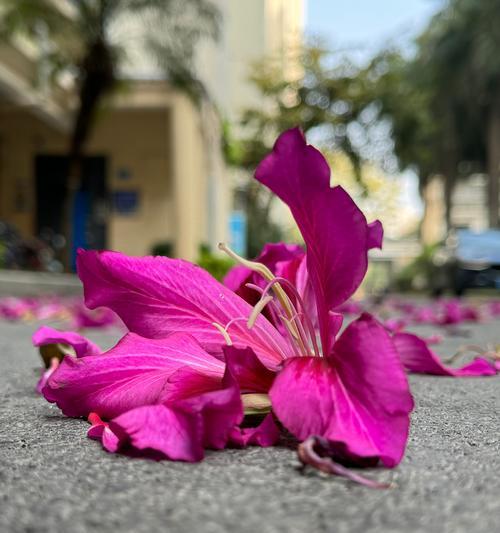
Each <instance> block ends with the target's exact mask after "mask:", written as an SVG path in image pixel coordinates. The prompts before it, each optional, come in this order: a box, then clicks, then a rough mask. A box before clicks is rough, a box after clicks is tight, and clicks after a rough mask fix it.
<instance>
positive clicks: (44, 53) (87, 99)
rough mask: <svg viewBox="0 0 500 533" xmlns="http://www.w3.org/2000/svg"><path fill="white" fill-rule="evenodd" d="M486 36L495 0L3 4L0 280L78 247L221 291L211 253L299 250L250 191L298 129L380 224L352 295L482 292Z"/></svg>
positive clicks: (493, 105) (493, 120) (490, 42)
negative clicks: (180, 269)
mask: <svg viewBox="0 0 500 533" xmlns="http://www.w3.org/2000/svg"><path fill="white" fill-rule="evenodd" d="M499 27H500V0H405V1H404V2H401V1H399V0H379V1H376V2H375V1H372V0H352V1H350V2H341V1H340V0H251V1H239V0H213V1H209V0H79V1H77V0H0V36H1V43H0V269H2V271H1V275H0V277H2V276H4V277H3V278H2V279H4V286H5V283H7V286H8V283H9V279H10V278H9V277H8V273H7V271H14V272H19V271H21V270H27V271H30V272H31V271H46V272H52V273H61V272H64V271H73V270H74V268H75V253H76V249H77V248H78V247H85V248H109V249H114V250H119V251H121V252H124V253H127V254H131V255H144V254H155V255H168V256H172V257H183V258H185V259H188V260H191V261H197V262H199V263H200V264H201V265H202V266H204V267H205V268H208V269H209V270H210V271H211V272H212V273H213V274H214V275H215V276H216V277H219V278H222V277H223V275H224V273H225V271H226V270H227V268H228V267H229V266H230V263H229V261H228V260H227V259H225V258H224V257H222V256H221V255H220V254H219V252H218V250H217V243H218V242H220V241H225V242H229V243H230V245H231V246H232V247H233V249H235V250H236V251H237V252H238V253H240V254H243V255H247V256H249V257H255V256H256V255H258V253H259V251H260V249H261V248H262V246H263V244H264V243H265V242H276V241H282V240H284V241H296V242H300V235H299V234H298V232H297V230H296V229H295V227H294V224H293V220H292V219H291V217H290V215H289V213H288V212H287V210H286V209H285V208H284V207H283V206H281V205H280V203H279V201H278V200H276V199H275V198H273V197H272V196H271V195H270V194H269V193H268V191H266V190H265V189H264V188H262V187H261V186H259V185H258V184H257V183H256V182H255V181H254V180H252V174H253V171H254V169H255V167H256V165H257V164H258V162H259V161H260V160H261V159H262V157H263V156H264V155H265V154H266V153H267V152H268V151H269V150H270V149H271V147H272V144H273V141H274V140H275V138H276V137H277V135H278V134H279V133H280V132H281V131H283V130H285V129H287V128H290V127H293V126H300V127H301V128H302V129H303V130H304V132H305V134H306V136H307V138H308V140H309V142H311V143H313V144H315V145H316V146H318V148H320V149H321V150H322V152H323V153H324V154H325V156H326V157H327V159H328V161H329V163H330V165H331V168H332V185H334V184H340V185H342V186H343V187H345V188H346V189H347V190H348V191H349V192H350V193H351V195H352V196H353V197H354V198H355V199H356V201H357V202H358V204H359V205H360V206H361V208H362V209H363V211H364V212H365V214H366V216H367V218H368V219H369V220H372V219H375V218H380V219H381V220H382V222H383V224H384V227H385V236H386V238H385V242H384V248H383V250H382V251H374V252H373V254H372V266H371V269H370V273H369V275H368V277H367V279H366V281H365V284H364V287H363V291H364V293H365V294H366V293H367V292H368V293H380V292H384V291H388V290H396V291H403V290H411V291H428V292H432V293H434V294H441V293H443V292H445V291H451V292H455V293H457V294H462V293H464V292H465V291H466V290H467V291H468V290H471V289H473V290H475V289H477V288H481V289H483V288H485V289H487V290H489V291H494V290H496V289H497V288H499V287H500V233H499V231H498V229H497V228H498V226H499V190H498V189H499V185H498V184H499V172H500V54H499V52H498V51H499V50H500V33H499V32H498V28H499ZM28 279H29V278H23V280H25V281H26V283H27V281H28ZM38 279H39V278H38ZM62 279H66V278H60V280H62ZM5 280H7V282H5ZM25 281H23V283H24V282H25ZM58 283H59V285H60V286H62V285H61V284H63V283H62V281H61V282H58ZM68 283H70V282H68ZM4 292H5V290H4Z"/></svg>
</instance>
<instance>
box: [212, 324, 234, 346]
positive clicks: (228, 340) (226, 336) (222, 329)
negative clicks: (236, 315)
mask: <svg viewBox="0 0 500 533" xmlns="http://www.w3.org/2000/svg"><path fill="white" fill-rule="evenodd" d="M212 326H214V327H216V328H217V329H218V330H219V333H220V334H221V335H222V336H223V337H224V340H225V341H226V344H227V345H228V346H232V345H233V341H232V340H231V337H230V336H229V333H228V332H227V330H226V328H225V327H224V326H221V325H220V324H219V323H218V322H212Z"/></svg>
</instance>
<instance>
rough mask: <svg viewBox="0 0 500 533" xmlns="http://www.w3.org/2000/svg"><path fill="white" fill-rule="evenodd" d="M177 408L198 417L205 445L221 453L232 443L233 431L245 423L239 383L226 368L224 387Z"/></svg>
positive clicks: (178, 404) (177, 405)
mask: <svg viewBox="0 0 500 533" xmlns="http://www.w3.org/2000/svg"><path fill="white" fill-rule="evenodd" d="M175 406H176V408H178V409H181V410H183V411H186V412H188V413H191V414H199V415H200V416H201V418H202V422H203V446H204V447H205V448H213V449H215V450H220V449H222V448H224V447H225V446H226V444H227V442H228V440H229V436H230V434H231V430H232V429H233V428H234V427H235V426H238V425H239V424H240V423H241V421H242V420H243V404H242V402H241V395H240V389H239V387H238V383H237V382H236V380H235V379H234V377H233V376H232V374H231V371H230V370H229V369H228V368H226V372H225V374H224V378H223V380H222V386H221V388H219V389H218V390H214V391H210V392H205V393H203V394H200V395H198V396H195V397H192V398H189V399H187V400H184V401H182V402H178V403H176V404H175Z"/></svg>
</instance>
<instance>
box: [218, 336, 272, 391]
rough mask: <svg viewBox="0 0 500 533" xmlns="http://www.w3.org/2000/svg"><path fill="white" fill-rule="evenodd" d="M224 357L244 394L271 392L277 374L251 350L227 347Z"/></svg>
mask: <svg viewBox="0 0 500 533" xmlns="http://www.w3.org/2000/svg"><path fill="white" fill-rule="evenodd" d="M224 357H225V360H226V364H227V365H228V367H229V369H230V371H231V374H232V376H233V377H234V378H235V379H236V381H237V382H238V385H239V387H240V389H241V392H242V393H244V392H253V393H259V392H264V393H266V392H268V391H269V389H270V388H271V385H272V383H273V380H274V376H275V375H276V374H275V372H271V371H270V370H268V369H267V368H266V367H265V366H264V365H263V364H262V363H261V362H260V360H259V359H258V357H257V356H256V355H255V353H254V351H253V350H252V349H251V348H245V349H241V348H235V347H234V346H225V347H224Z"/></svg>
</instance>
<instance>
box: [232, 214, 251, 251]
mask: <svg viewBox="0 0 500 533" xmlns="http://www.w3.org/2000/svg"><path fill="white" fill-rule="evenodd" d="M229 244H230V246H231V248H232V249H233V250H234V251H235V252H236V253H237V254H238V255H243V256H245V255H246V251H247V217H246V214H245V213H243V211H233V212H232V213H231V214H230V215H229Z"/></svg>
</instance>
